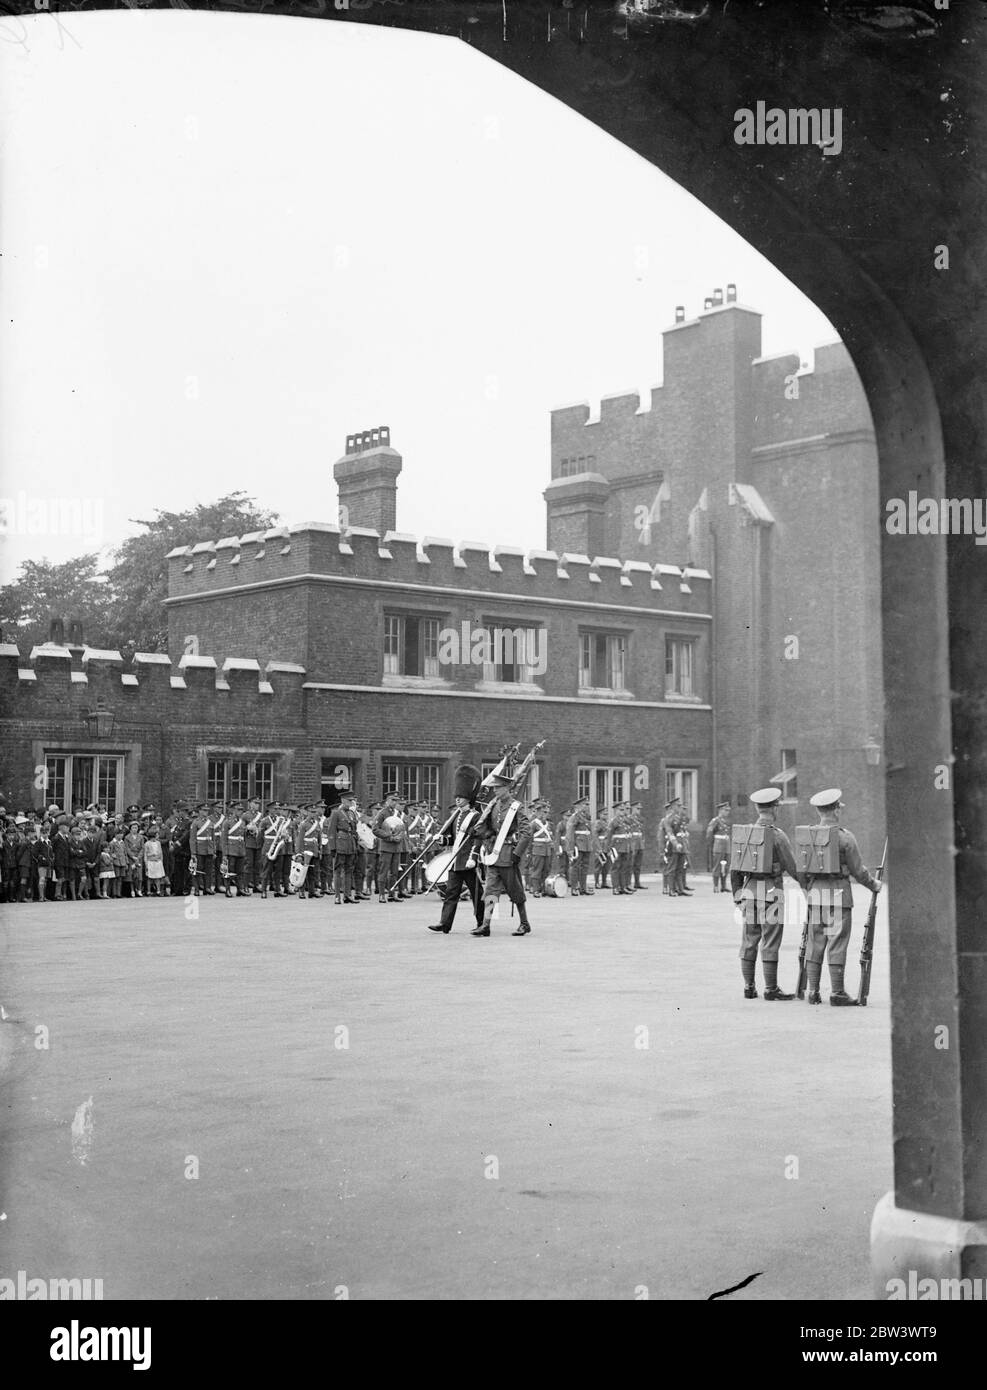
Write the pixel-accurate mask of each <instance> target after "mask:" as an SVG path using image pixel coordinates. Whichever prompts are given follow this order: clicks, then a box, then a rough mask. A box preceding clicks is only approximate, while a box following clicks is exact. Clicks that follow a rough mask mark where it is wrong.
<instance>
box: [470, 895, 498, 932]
mask: <svg viewBox="0 0 987 1390" xmlns="http://www.w3.org/2000/svg"><path fill="white" fill-rule="evenodd" d="M495 906H496V903H495V902H494V900H493V898H487V899H485V900H484V903H483V921H482V922H480V923H478V925H477V926H475V927H474V928H473V930H472V931H471V932H470V936H489V935H490V923H491V922H492V921H493V914H494V907H495Z"/></svg>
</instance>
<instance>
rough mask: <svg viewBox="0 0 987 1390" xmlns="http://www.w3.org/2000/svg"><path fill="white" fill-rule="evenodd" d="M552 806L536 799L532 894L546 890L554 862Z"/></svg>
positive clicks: (532, 846)
mask: <svg viewBox="0 0 987 1390" xmlns="http://www.w3.org/2000/svg"><path fill="white" fill-rule="evenodd" d="M551 815H552V808H551V807H550V806H549V804H548V802H547V801H536V802H535V805H534V807H533V814H532V817H531V896H532V897H533V898H540V897H541V896H542V895H543V894H544V892H545V879H546V878H547V877H548V871H549V868H550V867H551V863H552V822H551Z"/></svg>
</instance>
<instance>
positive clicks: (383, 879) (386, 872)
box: [372, 792, 404, 903]
mask: <svg viewBox="0 0 987 1390" xmlns="http://www.w3.org/2000/svg"><path fill="white" fill-rule="evenodd" d="M372 829H373V832H374V835H375V836H376V837H377V874H378V880H379V888H380V901H381V902H382V903H386V902H390V903H397V902H401V901H402V899H403V897H404V894H403V893H402V894H399V893H398V892H397V890H396V889H395V888H394V884H395V881H396V880H397V876H398V872H399V870H398V864H399V861H400V858H401V847H402V846H403V844H404V821H403V820H402V818H401V816H400V814H399V812H398V799H397V797H396V795H395V794H394V793H393V792H391V793H389V794H388V795H387V796H386V797H385V798H384V803H383V805H382V806H381V808H380V810H379V811H378V812H377V815H376V817H375V819H374V823H373V826H372Z"/></svg>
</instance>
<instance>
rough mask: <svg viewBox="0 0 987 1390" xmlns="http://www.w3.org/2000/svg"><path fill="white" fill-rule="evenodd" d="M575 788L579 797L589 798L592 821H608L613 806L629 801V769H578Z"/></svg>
mask: <svg viewBox="0 0 987 1390" xmlns="http://www.w3.org/2000/svg"><path fill="white" fill-rule="evenodd" d="M576 786H577V788H578V792H579V795H580V797H583V796H588V797H589V809H590V813H591V814H592V816H593V818H594V820H595V819H596V818H597V817H599V816H604V817H606V819H607V820H609V819H610V817H611V816H612V815H613V810H614V807H615V806H617V805H618V804H619V803H620V802H621V801H629V800H630V796H631V792H630V787H631V770H630V768H629V767H580V768H578V769H577V772H576Z"/></svg>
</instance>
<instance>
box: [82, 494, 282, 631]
mask: <svg viewBox="0 0 987 1390" xmlns="http://www.w3.org/2000/svg"><path fill="white" fill-rule="evenodd" d="M278 521H279V518H278V517H277V515H276V514H275V513H274V512H267V511H262V510H260V509H259V508H258V507H257V506H256V505H255V504H254V502H253V499H252V498H250V497H248V496H247V495H246V493H243V492H231V493H228V494H227V495H226V496H225V497H220V498H219V499H218V501H216V502H211V503H209V504H208V505H205V506H203V505H200V506H197V507H193V508H192V510H191V511H187V512H166V511H161V510H160V509H158V510H157V511H156V512H155V515H154V517H153V518H152V519H151V520H149V521H136V520H135V524H136V525H138V526H143V527H144V528H145V532H146V534H144V535H140V536H131V537H129V538H128V539H127V540H125V541H124V543H123V544H122V545H121V546H120V547H119V548H118V549H117V550H116V552H115V554H114V564H113V565H112V566H111V567H110V569H109V570H108V571H107V574H106V581H107V586H108V588H109V592H110V613H109V618H110V622H111V624H112V628H113V646H114V647H116V648H117V649H118V650H120V651H121V652H123V654H124V656H125V657H126V656H129V655H132V654H133V653H134V652H135V651H140V652H165V651H167V650H168V615H167V609H166V608H165V607H164V600H165V598H167V596H168V561H167V558H166V557H167V555H168V552H169V551H170V550H174V549H175V547H176V546H180V545H196V544H198V543H199V542H200V541H213V540H219V539H220V538H221V537H223V536H242V535H245V534H246V533H247V532H248V531H266V530H267V529H268V528H269V527H271V526H276V525H277V524H278Z"/></svg>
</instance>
